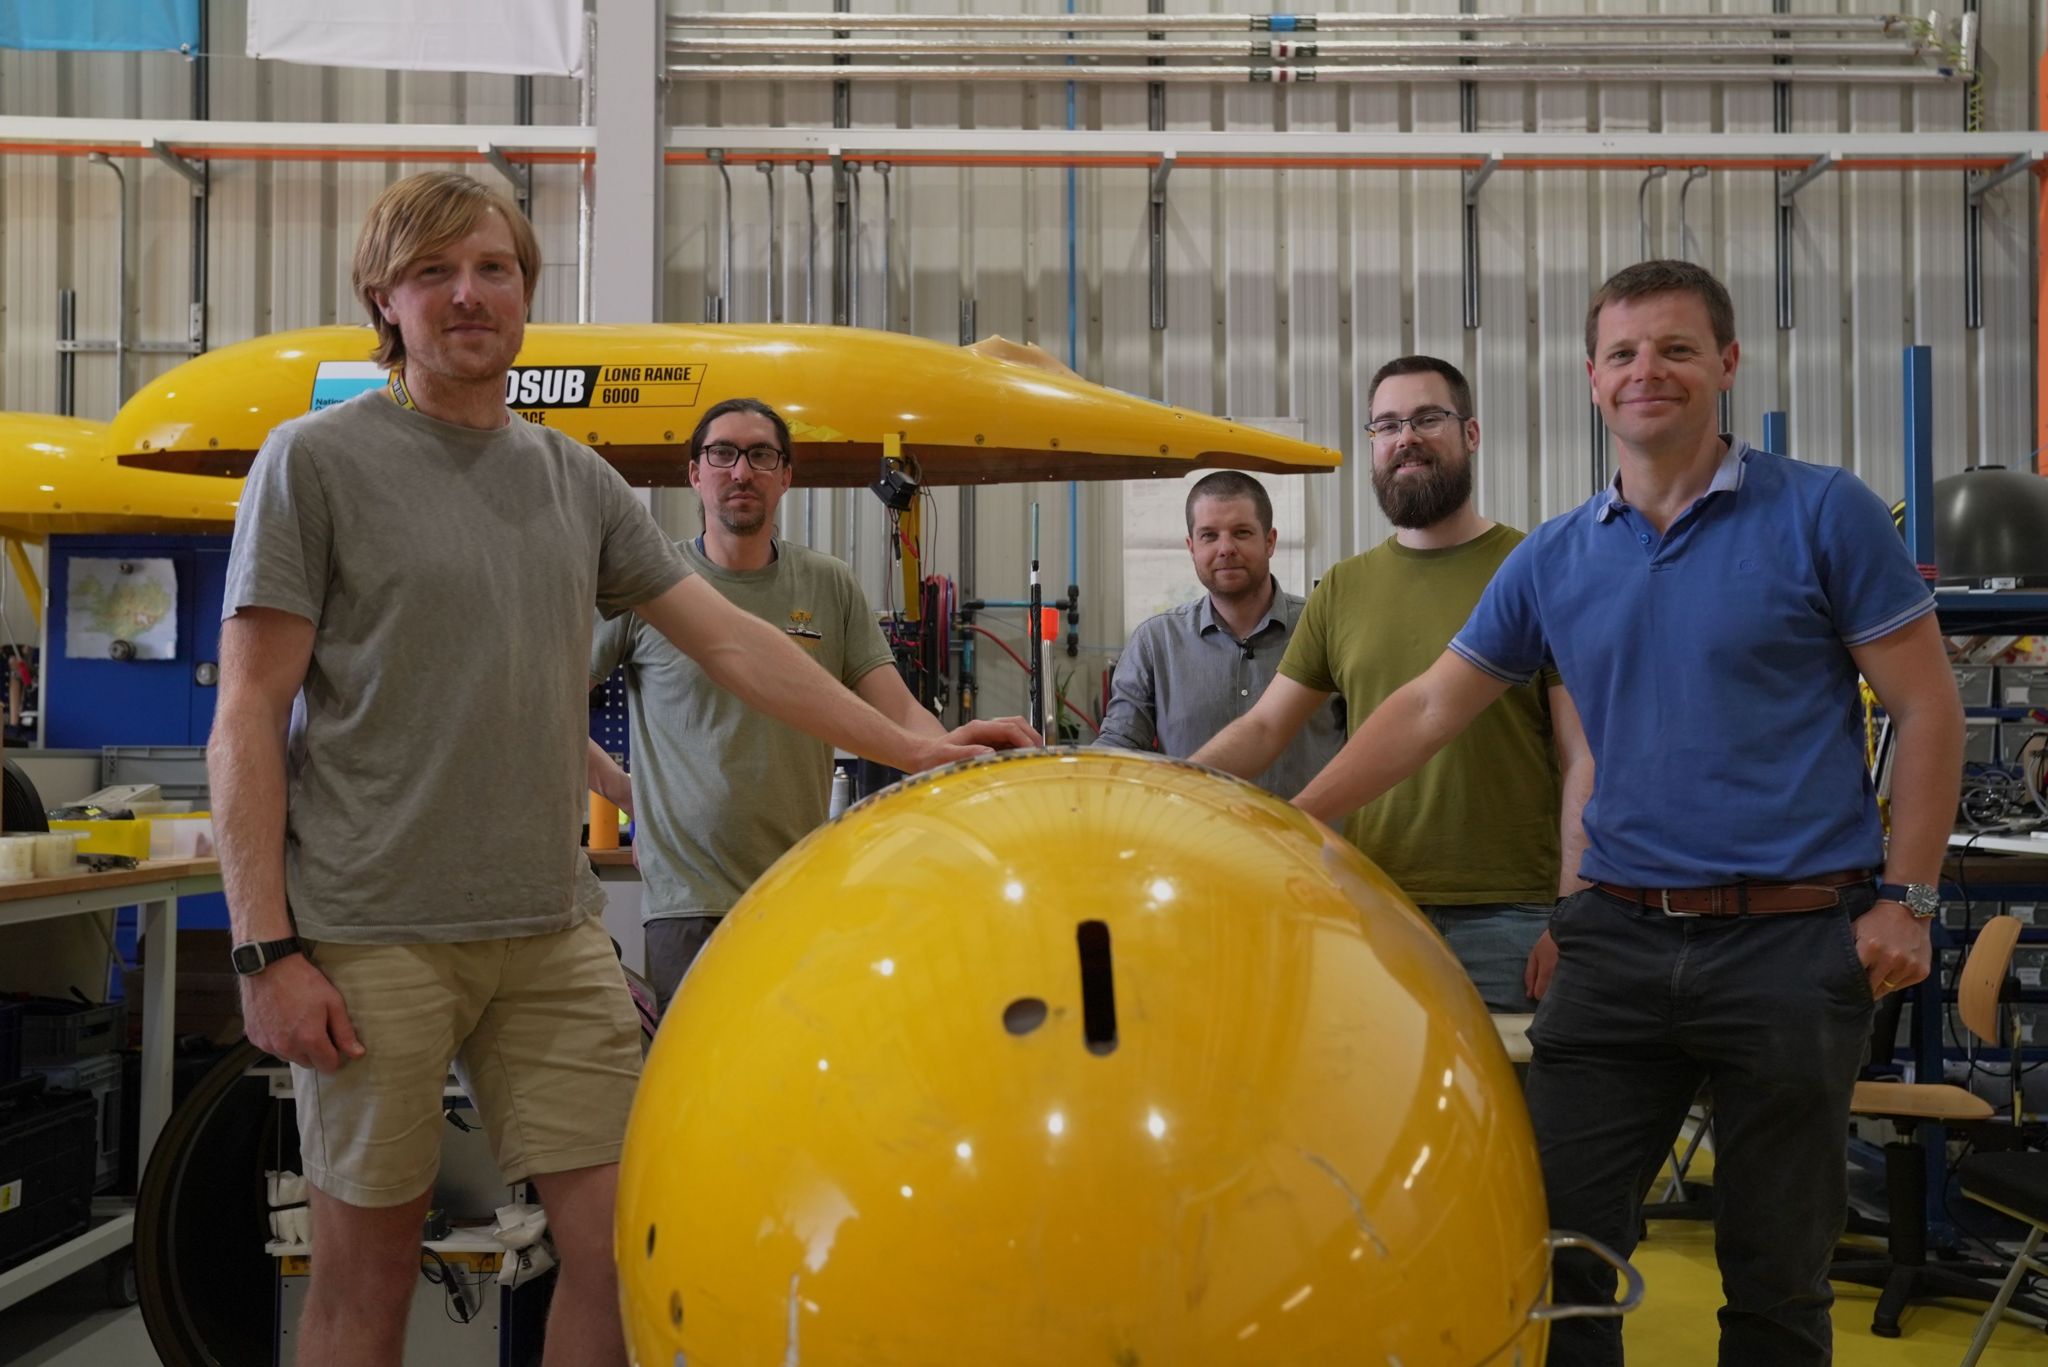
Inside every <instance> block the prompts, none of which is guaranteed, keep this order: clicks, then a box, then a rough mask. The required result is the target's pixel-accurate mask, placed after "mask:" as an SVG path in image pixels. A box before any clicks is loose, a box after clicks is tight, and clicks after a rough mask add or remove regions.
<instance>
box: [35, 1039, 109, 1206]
mask: <svg viewBox="0 0 2048 1367" xmlns="http://www.w3.org/2000/svg"><path fill="white" fill-rule="evenodd" d="M33 1071H35V1072H38V1073H41V1074H42V1075H43V1078H44V1081H45V1083H46V1084H47V1085H46V1088H45V1090H46V1091H49V1092H83V1093H85V1094H86V1095H87V1096H90V1097H91V1098H92V1099H93V1105H94V1106H95V1107H96V1108H97V1116H96V1126H97V1134H98V1138H97V1139H96V1140H95V1141H94V1145H95V1149H94V1152H95V1155H96V1157H97V1166H96V1167H95V1168H94V1171H93V1181H92V1189H93V1190H94V1191H95V1192H101V1191H106V1190H108V1189H109V1188H111V1187H112V1186H113V1185H114V1182H115V1179H116V1178H118V1177H119V1176H120V1175H121V1109H122V1108H121V1056H120V1055H119V1054H95V1055H93V1056H92V1057H91V1058H88V1059H80V1060H79V1061H78V1062H77V1063H51V1064H44V1065H43V1066H41V1067H38V1068H36V1069H34V1070H33Z"/></svg>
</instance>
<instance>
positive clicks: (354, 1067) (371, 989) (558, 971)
mask: <svg viewBox="0 0 2048 1367" xmlns="http://www.w3.org/2000/svg"><path fill="white" fill-rule="evenodd" d="M307 949H308V953H309V954H310V955H311V957H312V960H313V962H314V963H316V964H318V965H319V966H320V968H321V970H322V971H323V972H325V973H326V974H327V976H328V977H329V978H330V979H331V980H333V982H334V985H335V986H336V987H337V988H339V989H340V990H341V997H342V1000H343V1001H344V1002H345V1003H347V1005H348V1011H349V1017H350V1019H351V1020H352V1021H353V1022H354V1023H355V1030H356V1038H357V1039H359V1040H361V1041H362V1044H363V1048H364V1050H365V1051H366V1052H365V1053H364V1055H363V1057H361V1058H359V1059H353V1060H350V1061H349V1062H347V1063H344V1064H343V1065H342V1066H341V1069H340V1070H339V1071H338V1072H333V1073H320V1072H317V1071H315V1070H314V1069H311V1068H302V1067H298V1066H296V1065H295V1066H294V1067H293V1068H292V1083H293V1086H294V1088H295V1089H296V1093H297V1103H298V1113H299V1153H300V1159H301V1164H302V1166H303V1167H304V1169H305V1173H306V1178H307V1180H309V1181H310V1182H312V1184H313V1185H314V1186H315V1187H317V1188H319V1189H320V1190H321V1191H323V1192H325V1193H327V1194H328V1195H329V1196H332V1197H335V1198H336V1199H338V1200H342V1201H346V1202H348V1203H349V1204H350V1205H357V1206H397V1205H403V1204H405V1203H406V1202H407V1201H410V1200H413V1199H414V1198H416V1197H418V1196H420V1195H422V1194H424V1193H425V1192H426V1191H428V1190H429V1189H430V1188H432V1186H433V1184H434V1176H435V1173H436V1172H437V1171H438V1170H439V1167H440V1161H441V1131H442V1127H443V1124H444V1123H445V1122H444V1121H443V1120H442V1118H441V1116H442V1105H441V1096H442V1086H443V1084H444V1082H445V1081H446V1079H447V1076H448V1065H449V1062H450V1060H454V1062H455V1071H456V1073H457V1074H458V1076H459V1077H460V1078H461V1080H462V1083H463V1087H464V1089H465V1091H466V1092H467V1093H468V1095H469V1097H470V1099H471V1100H472V1101H473V1102H474V1103H475V1104H476V1109H477V1113H478V1114H479V1115H480V1116H481V1117H482V1118H483V1124H484V1133H485V1136H486V1138H488V1139H489V1141H490V1145H491V1152H492V1154H493V1155H494V1156H495V1157H496V1159H497V1161H498V1167H499V1168H500V1169H501V1170H502V1171H503V1173H504V1175H505V1180H506V1181H507V1182H517V1181H522V1180H524V1179H525V1178H527V1177H531V1176H532V1175H534V1174H535V1173H550V1172H568V1171H570V1170H572V1169H575V1168H587V1167H595V1166H598V1165H600V1164H605V1163H616V1162H618V1160H619V1148H620V1145H621V1143H622V1142H623V1140H624V1139H625V1134H626V1116H627V1113H628V1112H629V1111H630V1110H631V1109H632V1105H633V1090H634V1088H635V1087H636V1086H637V1085H638V1084H639V1080H640V1054H641V1050H640V1023H639V1018H638V1016H637V1014H636V1013H635V1012H634V1009H633V1000H632V997H631V996H630V995H629V994H628V993H627V991H626V980H625V977H624V975H623V973H622V972H621V971H620V969H619V962H618V958H617V956H616V955H615V954H614V953H613V951H612V944H611V939H610V937H608V936H607V935H606V934H605V930H604V925H603V923H602V922H601V921H599V920H598V919H596V918H595V917H592V918H589V919H586V920H584V921H583V922H582V923H581V924H579V925H576V926H573V927H571V928H570V929H568V930H563V931H558V932H556V933H554V934H552V935H528V936H519V937H516V938H512V939H503V940H476V941H469V942H465V943H462V944H404V945H355V944H340V943H337V942H335V941H324V942H322V943H319V944H309V945H308V946H307Z"/></svg>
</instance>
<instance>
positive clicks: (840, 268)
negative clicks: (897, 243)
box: [827, 147, 853, 327]
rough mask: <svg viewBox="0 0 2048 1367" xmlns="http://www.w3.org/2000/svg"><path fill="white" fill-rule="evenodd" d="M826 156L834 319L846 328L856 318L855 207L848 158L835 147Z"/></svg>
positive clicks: (834, 321)
mask: <svg viewBox="0 0 2048 1367" xmlns="http://www.w3.org/2000/svg"><path fill="white" fill-rule="evenodd" d="M827 159H828V160H829V161H830V162H831V163H832V321H833V323H834V324H836V325H837V326H839V327H845V326H846V325H847V324H849V323H850V322H852V321H853V320H852V318H851V316H850V315H851V312H852V308H851V303H852V274H853V253H852V244H853V234H852V232H851V231H850V225H851V218H852V206H851V204H850V202H849V200H848V195H849V193H850V191H849V188H848V185H847V174H846V158H845V157H843V156H841V155H840V154H839V149H838V148H837V147H834V148H832V149H831V150H830V155H829V157H828V158H827Z"/></svg>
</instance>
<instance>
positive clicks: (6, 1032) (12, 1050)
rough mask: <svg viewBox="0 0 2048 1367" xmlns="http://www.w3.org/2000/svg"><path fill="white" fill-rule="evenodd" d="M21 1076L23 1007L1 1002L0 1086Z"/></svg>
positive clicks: (13, 1003)
mask: <svg viewBox="0 0 2048 1367" xmlns="http://www.w3.org/2000/svg"><path fill="white" fill-rule="evenodd" d="M20 1076H21V1007H20V1005H19V1004H18V1003H15V1002H0V1086H5V1085H6V1084H7V1083H10V1082H12V1081H14V1079H16V1078H18V1077H20Z"/></svg>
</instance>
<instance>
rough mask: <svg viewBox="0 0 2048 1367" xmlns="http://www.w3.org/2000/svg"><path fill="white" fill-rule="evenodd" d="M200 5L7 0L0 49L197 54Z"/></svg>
mask: <svg viewBox="0 0 2048 1367" xmlns="http://www.w3.org/2000/svg"><path fill="white" fill-rule="evenodd" d="M200 4H201V0H6V3H0V47H18V48H29V49H32V50H40V51H46V52H182V53H185V54H187V55H190V54H192V53H195V52H197V51H198V50H199V6H200Z"/></svg>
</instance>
